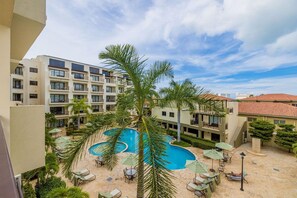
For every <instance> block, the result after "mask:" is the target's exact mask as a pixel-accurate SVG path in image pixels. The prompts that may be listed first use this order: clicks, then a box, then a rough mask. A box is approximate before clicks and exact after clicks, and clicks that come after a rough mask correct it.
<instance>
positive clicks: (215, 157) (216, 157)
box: [203, 149, 224, 169]
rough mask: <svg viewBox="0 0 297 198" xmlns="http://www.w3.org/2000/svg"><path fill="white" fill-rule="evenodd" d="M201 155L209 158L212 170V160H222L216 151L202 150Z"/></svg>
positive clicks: (221, 155)
mask: <svg viewBox="0 0 297 198" xmlns="http://www.w3.org/2000/svg"><path fill="white" fill-rule="evenodd" d="M203 155H204V156H206V157H209V158H210V159H211V160H212V169H213V160H220V159H223V158H224V156H223V154H222V153H220V152H218V151H216V150H213V149H211V150H203Z"/></svg>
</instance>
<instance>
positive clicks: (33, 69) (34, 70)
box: [30, 67, 38, 73]
mask: <svg viewBox="0 0 297 198" xmlns="http://www.w3.org/2000/svg"><path fill="white" fill-rule="evenodd" d="M30 72H32V73H38V69H37V68H34V67H30Z"/></svg>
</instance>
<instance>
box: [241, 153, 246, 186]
mask: <svg viewBox="0 0 297 198" xmlns="http://www.w3.org/2000/svg"><path fill="white" fill-rule="evenodd" d="M240 155H241V188H240V190H241V191H244V190H243V159H244V156H245V154H244V152H241V153H240Z"/></svg>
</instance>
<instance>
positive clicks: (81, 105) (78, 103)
mask: <svg viewBox="0 0 297 198" xmlns="http://www.w3.org/2000/svg"><path fill="white" fill-rule="evenodd" d="M66 108H71V110H70V113H71V114H74V115H75V117H77V126H78V128H79V126H80V114H81V113H86V114H87V115H88V114H89V110H92V108H91V106H90V105H88V104H87V103H86V99H85V98H83V99H80V100H79V99H77V98H74V99H73V101H72V102H71V103H69V104H68V105H66Z"/></svg>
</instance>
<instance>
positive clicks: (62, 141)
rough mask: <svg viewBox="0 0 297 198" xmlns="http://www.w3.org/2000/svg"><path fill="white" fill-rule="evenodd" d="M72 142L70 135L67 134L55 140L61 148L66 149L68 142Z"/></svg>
mask: <svg viewBox="0 0 297 198" xmlns="http://www.w3.org/2000/svg"><path fill="white" fill-rule="evenodd" d="M70 142H71V140H70V137H67V136H63V137H59V138H57V139H56V140H55V143H56V145H57V147H59V148H60V149H64V148H65V147H66V146H67V145H68V144H70Z"/></svg>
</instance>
